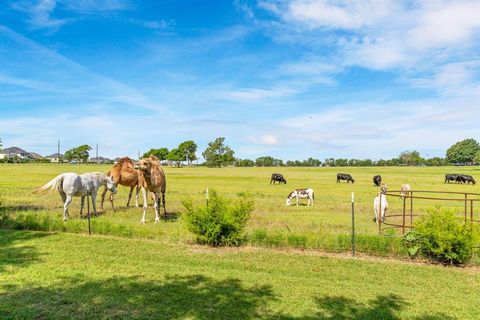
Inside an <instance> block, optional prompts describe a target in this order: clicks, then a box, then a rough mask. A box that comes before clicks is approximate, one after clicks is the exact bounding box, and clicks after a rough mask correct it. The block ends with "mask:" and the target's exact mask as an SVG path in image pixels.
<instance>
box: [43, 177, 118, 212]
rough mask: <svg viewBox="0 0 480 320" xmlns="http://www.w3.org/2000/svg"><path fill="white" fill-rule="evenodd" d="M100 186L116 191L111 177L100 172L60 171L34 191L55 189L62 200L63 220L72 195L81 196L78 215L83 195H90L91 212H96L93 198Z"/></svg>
mask: <svg viewBox="0 0 480 320" xmlns="http://www.w3.org/2000/svg"><path fill="white" fill-rule="evenodd" d="M101 186H106V187H107V188H108V190H110V191H111V192H112V193H116V192H117V188H116V187H115V183H114V182H113V180H112V178H110V177H109V176H107V175H105V174H103V173H101V172H88V173H84V174H82V175H78V174H76V173H73V172H69V173H62V174H60V175H58V176H56V177H55V178H53V179H52V180H51V181H50V182H48V183H47V184H46V185H44V186H43V187H40V188H38V189H37V190H35V191H34V193H45V192H46V191H47V190H49V189H50V190H51V189H57V190H58V192H59V193H60V196H61V197H62V202H63V221H67V219H68V207H69V206H70V204H71V203H72V197H82V198H81V202H80V217H81V216H82V211H83V204H84V202H85V197H86V196H88V195H89V194H90V195H91V196H92V205H93V213H94V214H95V215H96V214H97V208H96V206H95V200H96V199H97V191H98V189H99V188H100V187H101Z"/></svg>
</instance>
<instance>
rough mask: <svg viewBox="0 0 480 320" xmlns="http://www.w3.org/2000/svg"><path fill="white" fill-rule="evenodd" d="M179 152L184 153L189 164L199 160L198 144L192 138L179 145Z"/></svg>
mask: <svg viewBox="0 0 480 320" xmlns="http://www.w3.org/2000/svg"><path fill="white" fill-rule="evenodd" d="M178 149H179V152H181V153H183V154H184V156H185V159H186V160H187V164H191V163H192V161H195V160H197V155H196V154H195V153H196V152H197V144H196V143H195V142H194V141H192V140H187V141H184V142H182V143H180V144H179V145H178Z"/></svg>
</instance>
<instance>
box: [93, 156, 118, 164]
mask: <svg viewBox="0 0 480 320" xmlns="http://www.w3.org/2000/svg"><path fill="white" fill-rule="evenodd" d="M88 162H92V163H102V164H105V163H113V160H111V159H108V158H104V157H98V158H90V160H88Z"/></svg>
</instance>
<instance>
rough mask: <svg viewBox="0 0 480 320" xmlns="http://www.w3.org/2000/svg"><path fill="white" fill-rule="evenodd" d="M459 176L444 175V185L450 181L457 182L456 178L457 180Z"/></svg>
mask: <svg viewBox="0 0 480 320" xmlns="http://www.w3.org/2000/svg"><path fill="white" fill-rule="evenodd" d="M458 176H459V174H449V173H447V174H446V175H445V183H447V182H448V183H450V181H454V182H457V178H458Z"/></svg>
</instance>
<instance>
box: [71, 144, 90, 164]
mask: <svg viewBox="0 0 480 320" xmlns="http://www.w3.org/2000/svg"><path fill="white" fill-rule="evenodd" d="M90 150H92V147H90V146H89V145H87V144H84V145H81V146H79V147H76V148H72V149H70V150H68V151H67V152H65V159H67V160H68V161H72V160H75V161H78V162H87V160H88V157H89V156H90V155H89V153H88V151H90Z"/></svg>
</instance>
